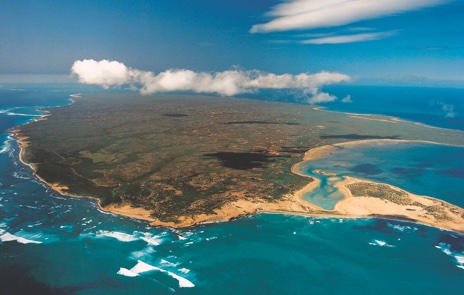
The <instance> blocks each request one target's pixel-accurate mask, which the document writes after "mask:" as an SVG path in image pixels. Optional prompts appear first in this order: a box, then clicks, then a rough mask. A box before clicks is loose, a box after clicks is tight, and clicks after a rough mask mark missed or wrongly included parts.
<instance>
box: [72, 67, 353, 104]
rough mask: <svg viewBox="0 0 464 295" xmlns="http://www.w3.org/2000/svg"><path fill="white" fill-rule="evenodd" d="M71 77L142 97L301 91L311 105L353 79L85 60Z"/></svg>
mask: <svg viewBox="0 0 464 295" xmlns="http://www.w3.org/2000/svg"><path fill="white" fill-rule="evenodd" d="M71 73H72V74H74V75H77V76H78V78H79V81H80V82H81V83H84V84H97V85H100V86H102V87H104V88H108V87H110V86H120V85H123V84H129V85H131V87H132V88H134V89H139V90H140V92H141V93H142V94H150V93H155V92H169V91H193V92H197V93H217V94H220V95H224V96H232V95H236V94H240V93H247V92H253V91H255V90H258V89H298V90H300V91H301V92H302V93H303V94H305V95H306V99H307V101H308V102H310V103H318V102H327V101H333V100H335V99H336V97H335V96H332V95H330V94H328V93H324V92H321V91H320V88H321V87H322V86H324V85H329V84H333V83H339V82H345V81H349V80H350V77H349V76H347V75H345V74H341V73H336V72H319V73H316V74H307V73H302V74H298V75H292V74H283V75H277V74H273V73H266V72H261V71H258V70H252V71H242V70H229V71H223V72H216V73H208V72H194V71H191V70H184V69H170V70H166V71H164V72H161V73H159V74H155V73H153V72H148V71H140V70H137V69H131V68H128V67H126V66H125V65H124V64H123V63H120V62H118V61H108V60H101V61H95V60H82V61H80V60H79V61H76V62H74V64H73V66H72V68H71Z"/></svg>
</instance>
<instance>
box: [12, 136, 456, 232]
mask: <svg viewBox="0 0 464 295" xmlns="http://www.w3.org/2000/svg"><path fill="white" fill-rule="evenodd" d="M13 136H14V137H15V138H16V140H17V142H18V145H19V148H20V153H19V160H20V162H21V163H23V164H24V165H27V166H29V167H30V168H31V169H32V171H33V175H34V176H35V177H37V178H38V179H39V180H40V181H41V182H43V183H44V184H46V185H47V186H48V187H50V188H51V189H52V190H54V191H55V192H57V193H59V194H60V195H63V196H66V197H73V198H86V199H92V200H95V201H96V203H97V205H98V209H99V211H101V212H103V213H110V214H117V215H122V216H126V217H129V218H134V219H137V220H143V221H148V222H149V225H150V226H161V227H170V228H185V227H190V226H195V225H199V224H207V223H217V222H227V221H231V220H233V219H237V218H240V217H244V216H248V215H253V214H259V213H266V214H285V215H299V216H308V217H316V218H343V219H345V218H349V219H352V218H382V219H389V220H398V221H407V222H412V223H417V224H423V225H427V226H431V227H435V228H439V229H443V230H449V231H453V232H456V233H459V234H464V222H461V223H458V224H456V223H452V222H451V223H450V222H448V223H446V224H440V222H437V221H433V220H430V219H424V218H418V216H417V214H416V215H413V216H411V214H407V215H398V213H399V212H398V211H397V210H398V209H400V208H403V209H405V210H406V208H404V206H403V207H402V205H395V204H388V203H387V204H385V203H384V202H385V201H384V200H380V199H377V200H376V199H375V198H373V197H353V196H352V193H351V191H350V190H349V189H348V188H347V187H346V186H347V185H349V184H353V183H371V184H377V185H378V184H380V185H386V186H388V187H389V188H391V189H394V190H401V189H399V188H397V187H395V186H392V185H389V184H384V183H376V182H373V181H370V180H363V179H358V178H354V177H346V179H345V180H344V181H341V182H340V183H338V184H337V185H336V187H337V188H338V189H340V191H341V192H342V193H343V195H344V196H345V197H344V198H343V199H342V200H340V201H338V202H337V204H336V205H335V207H334V210H325V209H322V208H320V207H318V206H317V205H314V204H312V203H310V202H308V201H305V200H304V199H303V195H304V194H305V193H308V192H311V191H312V190H314V189H315V188H316V187H318V186H319V184H320V180H319V179H317V178H312V177H310V176H307V175H305V174H303V173H301V172H300V171H299V169H300V168H301V166H302V164H303V163H305V162H307V161H310V160H311V159H316V158H317V157H321V156H323V155H326V154H327V152H328V151H330V150H332V149H333V146H334V145H326V146H321V147H317V148H314V149H312V150H309V151H308V152H306V153H305V156H304V158H303V160H302V161H301V162H298V163H296V164H294V165H293V166H292V168H291V173H295V174H297V175H300V176H304V177H307V178H309V179H312V181H310V182H309V183H308V184H307V185H306V186H304V187H303V188H301V189H299V190H297V191H296V192H294V193H291V194H288V195H286V196H283V198H282V200H280V201H277V202H274V203H269V202H259V201H250V200H243V199H239V200H237V201H234V202H230V203H228V204H226V205H225V206H223V207H221V208H219V209H216V210H215V212H216V214H200V215H195V216H190V217H187V216H179V218H178V220H177V222H172V221H161V220H158V219H156V218H153V217H151V216H150V215H151V211H149V210H146V209H143V208H136V207H132V206H131V205H129V204H120V205H116V204H112V205H109V206H105V207H103V206H101V201H100V199H98V198H95V197H92V196H78V195H72V194H69V193H68V192H66V190H67V187H66V186H63V185H60V184H55V183H49V182H47V181H45V180H44V179H43V178H41V177H40V176H39V175H37V174H36V172H35V170H36V169H35V166H34V164H31V163H27V162H25V161H24V159H23V154H24V152H25V148H26V147H27V146H28V145H29V143H28V142H27V137H24V136H21V135H19V134H18V133H17V132H14V133H13ZM369 141H374V142H377V141H379V140H359V141H352V142H346V143H340V144H336V145H344V144H349V145H357V144H366V142H369ZM380 141H389V142H390V141H393V142H426V141H408V140H389V139H380ZM430 143H433V142H430ZM433 144H437V143H433ZM401 191H404V190H401ZM405 192H406V191H405ZM406 193H407V194H408V196H409V197H413V198H414V199H416V198H419V200H422V201H424V200H428V201H430V202H435V203H440V204H441V205H445V206H450V207H452V208H458V210H459V211H462V212H460V213H459V214H464V209H462V208H460V207H457V206H454V205H452V204H449V203H447V202H445V201H443V200H440V199H435V198H432V197H428V196H417V195H414V194H412V193H409V192H406ZM356 199H357V200H356ZM354 200H355V201H354ZM379 201H380V202H382V204H381V205H382V206H381V208H380V206H379V205H380V204H379ZM362 209H363V210H364V211H363V210H362ZM385 209H387V211H388V212H389V213H388V214H386V213H385V212H384V211H385ZM391 210H394V211H391ZM405 212H406V213H410V212H414V211H404V210H403V211H401V213H405ZM422 213H423V212H422ZM395 215H396V216H395ZM463 221H464V220H463ZM459 225H461V226H459Z"/></svg>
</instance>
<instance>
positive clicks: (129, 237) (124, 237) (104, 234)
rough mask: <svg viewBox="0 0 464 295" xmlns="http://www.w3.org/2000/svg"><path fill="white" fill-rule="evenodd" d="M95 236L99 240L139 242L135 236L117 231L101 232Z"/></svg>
mask: <svg viewBox="0 0 464 295" xmlns="http://www.w3.org/2000/svg"><path fill="white" fill-rule="evenodd" d="M95 236H96V237H97V238H101V237H107V238H114V239H117V240H118V241H121V242H133V241H136V240H138V238H137V237H136V236H134V235H130V234H126V233H123V232H117V231H106V230H99V231H98V232H97V233H96V235H95Z"/></svg>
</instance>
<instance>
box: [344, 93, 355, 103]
mask: <svg viewBox="0 0 464 295" xmlns="http://www.w3.org/2000/svg"><path fill="white" fill-rule="evenodd" d="M342 102H343V103H352V102H353V101H352V100H351V95H347V96H345V97H344V98H343V99H342Z"/></svg>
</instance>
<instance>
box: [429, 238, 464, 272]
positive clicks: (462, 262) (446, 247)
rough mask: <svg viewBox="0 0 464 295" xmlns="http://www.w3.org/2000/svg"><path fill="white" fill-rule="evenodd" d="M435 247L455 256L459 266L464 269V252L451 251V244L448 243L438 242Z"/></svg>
mask: <svg viewBox="0 0 464 295" xmlns="http://www.w3.org/2000/svg"><path fill="white" fill-rule="evenodd" d="M435 248H437V249H440V250H441V251H442V252H443V253H445V254H446V255H448V256H451V257H453V258H454V260H455V261H456V262H457V265H456V266H457V267H459V268H462V269H464V252H463V253H456V252H453V251H451V245H450V244H446V243H438V245H437V246H435Z"/></svg>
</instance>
